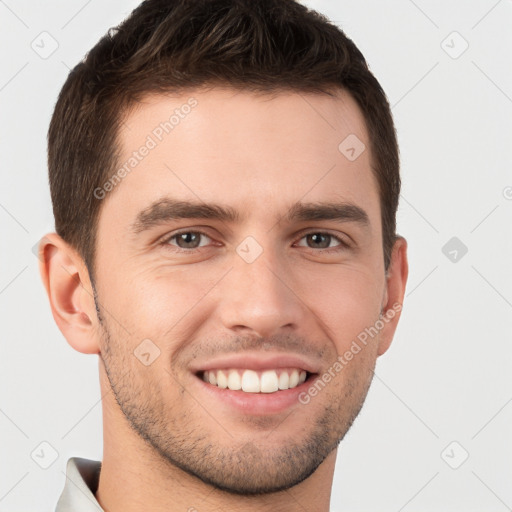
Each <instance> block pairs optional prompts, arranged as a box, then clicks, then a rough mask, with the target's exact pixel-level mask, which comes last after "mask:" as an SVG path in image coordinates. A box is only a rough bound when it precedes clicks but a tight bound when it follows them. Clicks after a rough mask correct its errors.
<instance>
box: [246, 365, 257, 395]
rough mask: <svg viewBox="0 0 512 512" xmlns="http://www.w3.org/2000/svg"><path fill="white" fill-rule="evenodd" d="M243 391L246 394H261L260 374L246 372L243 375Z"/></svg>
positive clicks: (250, 371)
mask: <svg viewBox="0 0 512 512" xmlns="http://www.w3.org/2000/svg"><path fill="white" fill-rule="evenodd" d="M242 391H245V392H246V393H259V392H260V379H259V378H258V374H257V373H256V372H253V371H252V370H245V372H244V374H243V375H242Z"/></svg>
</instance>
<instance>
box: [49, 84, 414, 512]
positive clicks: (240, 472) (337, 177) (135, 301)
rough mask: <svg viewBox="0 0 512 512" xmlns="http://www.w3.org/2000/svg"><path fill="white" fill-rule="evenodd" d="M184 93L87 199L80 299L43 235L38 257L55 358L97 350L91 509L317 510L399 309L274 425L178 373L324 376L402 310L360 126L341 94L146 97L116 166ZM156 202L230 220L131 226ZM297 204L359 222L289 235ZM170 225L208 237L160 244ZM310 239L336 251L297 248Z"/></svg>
mask: <svg viewBox="0 0 512 512" xmlns="http://www.w3.org/2000/svg"><path fill="white" fill-rule="evenodd" d="M191 97H193V98H195V99H196V100H197V102H198V103H197V106H196V107H195V108H193V109H192V111H191V112H190V114H188V115H187V116H186V117H185V118H184V119H182V120H180V123H179V125H178V126H176V127H175V128H174V129H173V131H172V133H170V134H168V135H166V136H165V137H164V138H163V140H162V141H161V142H160V143H159V144H158V145H157V146H156V147H155V148H154V149H152V150H151V151H150V152H149V154H148V155H147V156H146V157H145V158H144V159H143V160H142V161H141V162H140V163H138V165H137V166H136V168H134V170H132V171H131V172H130V173H129V174H128V175H127V176H126V177H125V178H124V179H123V180H122V182H121V183H119V184H117V185H116V187H115V188H114V190H112V191H110V192H109V193H108V194H107V196H106V197H105V199H103V200H102V201H103V203H102V209H101V214H100V219H99V226H98V237H97V245H96V272H95V276H94V277H95V289H94V290H93V287H92V284H91V279H90V276H89V273H88V271H87V268H86V265H85V264H84V262H83V260H82V259H81V258H80V256H79V255H78V254H77V252H76V251H75V250H74V249H73V248H71V247H70V246H69V245H68V244H66V243H65V242H64V241H63V240H62V239H61V238H60V237H59V236H58V235H56V234H55V233H50V234H48V235H46V237H45V238H44V239H43V240H44V241H43V242H42V243H41V246H40V251H41V254H42V256H43V258H42V263H41V275H42V279H43V282H44V284H45V287H46V289H47V292H48V295H49V299H50V303H51V308H52V313H53V316H54V318H55V321H56V322H57V324H58V326H59V328H60V330H61V331H62V333H63V334H64V336H65V337H66V339H67V340H68V342H69V343H70V344H71V346H72V347H73V348H75V349H76V350H78V351H79V352H82V353H86V354H98V355H99V356H100V357H99V358H98V359H99V376H100V383H101V390H102V395H103V400H102V404H103V427H104V455H103V463H102V471H101V475H100V482H99V488H98V491H97V493H96V497H97V499H98V501H99V503H100V504H101V506H102V507H103V508H104V509H105V510H107V511H120V510H123V511H126V512H131V511H135V510H141V508H144V509H146V510H153V511H163V510H165V511H178V510H181V511H184V510H190V511H192V510H197V511H199V512H203V511H205V512H206V511H214V510H244V511H267V510H269V511H270V510H272V511H285V510H286V511H290V510H292V511H295V510H297V511H299V510H300V511H302V510H308V511H318V512H326V511H328V510H329V500H330V493H331V485H332V478H333V472H334V466H335V459H336V455H337V446H338V444H339V442H340V441H341V439H343V437H344V435H345V433H346V432H347V430H348V429H349V428H350V425H351V424H352V422H353V420H354V419H355V417H356V416H357V414H358V412H359V410H360V408H361V406H362V404H363V402H364V399H365V397H366V394H367V391H368V387H369V385H370V383H371V379H372V376H373V369H374V366H375V362H376V359H377V357H378V356H380V355H382V354H383V353H384V352H385V351H386V350H387V349H388V347H389V345H390V343H391V341H392V339H393V335H394V333H395V329H396V327H397V323H398V321H399V318H400V313H399V312H397V313H396V314H395V315H394V317H393V318H392V319H390V320H389V321H388V322H386V323H385V325H384V327H383V328H382V329H381V330H380V331H379V333H378V335H377V336H375V337H374V338H372V339H371V340H370V341H369V343H368V344H367V345H366V346H365V347H364V349H363V350H361V351H360V352H359V353H358V354H357V355H355V356H354V358H353V359H352V360H351V361H350V362H349V363H348V364H347V365H346V366H345V367H344V368H343V370H342V371H341V372H339V373H338V374H337V375H336V377H335V378H333V379H332V380H331V381H330V382H329V383H328V385H326V386H325V387H324V388H323V389H322V390H321V391H320V392H319V393H318V394H317V395H316V396H315V397H314V399H311V401H310V402H309V403H308V404H307V405H304V404H301V403H298V402H297V403H295V404H293V405H292V406H291V407H289V408H287V409H286V410H285V411H284V412H279V413H273V414H242V413H241V412H240V411H238V410H236V409H234V408H233V407H232V406H231V405H229V404H227V403H225V402H224V401H222V400H213V399H211V398H210V397H209V396H207V395H206V394H205V393H204V390H203V386H204V384H203V383H201V381H200V380H199V379H198V378H197V377H196V376H195V375H194V374H193V373H192V371H191V368H192V367H194V365H197V364H200V363H201V362H204V361H208V359H209V358H211V357H214V356H217V355H221V354H222V355H226V354H231V353H235V352H236V353H245V352H247V351H250V352H252V353H256V354H266V355H268V354H274V353H279V352H283V351H286V352H288V353H294V354H299V355H301V356H302V357H304V358H306V359H307V360H308V361H310V362H311V363H312V364H314V365H315V367H316V368H318V369H319V372H318V373H319V374H320V375H321V374H323V373H325V372H326V371H327V370H328V368H329V367H331V366H332V365H333V363H334V362H335V361H336V358H337V357H338V355H342V354H344V353H345V352H346V350H348V349H349V348H350V345H351V343H352V342H353V340H355V339H356V338H357V336H358V334H360V333H361V332H362V331H364V329H365V328H367V327H370V326H373V325H374V324H375V322H376V321H377V320H378V319H379V315H380V314H381V312H384V313H385V312H386V311H387V310H389V309H391V308H392V307H393V305H396V304H402V302H403V297H404V292H405V285H406V281H407V274H408V265H407V255H406V251H407V244H406V241H405V240H404V239H403V238H401V237H400V238H398V240H397V242H396V243H395V246H394V249H393V253H392V259H391V264H390V267H389V269H388V273H387V274H386V272H385V269H384V262H383V252H382V227H381V222H380V204H379V196H378V188H377V182H376V180H375V177H374V176H373V173H372V171H371V167H370V166H371V155H370V150H369V138H368V133H367V131H366V128H365V124H364V120H363V117H362V114H361V112H360V110H359V109H358V107H357V105H356V103H355V101H354V100H353V99H352V97H351V96H350V95H349V94H347V93H346V92H341V91H340V92H339V93H338V94H337V96H335V97H329V96H326V95H320V94H305V93H301V94H297V93H292V92H285V91H282V92H280V93H279V94H275V95H273V96H272V97H270V96H262V95H255V94H252V93H249V92H242V91H235V90H233V89H226V88H218V87H217V88H213V89H211V90H196V91H189V92H188V93H186V94H185V93H183V94H180V95H179V96H178V95H175V96H171V95H169V96H163V95H153V96H148V97H146V98H145V99H144V101H143V102H141V103H140V104H138V105H137V106H136V107H134V108H133V109H132V110H130V111H129V112H127V113H126V116H125V119H124V121H125V124H123V125H122V127H121V131H120V137H119V143H120V147H121V150H122V151H121V156H120V162H125V161H126V160H127V159H128V158H129V157H130V155H131V154H132V152H133V151H134V150H137V149H138V148H139V147H140V146H141V145H142V144H144V141H145V140H146V138H147V136H148V134H151V133H152V130H154V128H155V127H156V126H158V125H159V123H161V122H162V121H163V120H165V119H167V118H168V116H169V114H168V113H169V112H171V111H173V110H174V109H175V108H178V107H180V105H183V104H184V103H186V102H187V100H188V99H189V98H191ZM350 134H356V135H357V137H358V138H359V139H360V140H361V141H363V142H364V144H365V145H366V150H365V151H363V153H362V154H361V155H360V156H359V157H358V158H357V159H356V160H355V161H350V160H349V159H347V158H346V157H345V156H344V155H343V154H342V153H341V152H340V151H339V149H338V146H339V144H340V142H341V141H343V140H344V139H345V138H346V137H347V136H348V135H350ZM166 195H168V196H172V197H173V198H177V199H180V200H187V201H198V202H206V203H209V202H215V203H219V204H222V205H224V206H230V207H232V208H233V209H235V210H237V211H238V212H239V214H240V216H241V219H240V220H239V221H237V222H230V221H220V220H216V219H204V218H198V219H174V220H172V219H171V220H167V221H165V222H162V223H159V224H158V225H154V226H152V227H151V228H150V229H147V230H145V231H142V232H140V233H138V234H135V233H133V232H132V231H131V227H132V225H133V223H134V221H135V219H136V217H137V214H138V213H139V212H141V211H143V210H144V209H145V208H147V207H148V205H149V204H151V203H152V202H153V201H155V200H157V199H159V198H161V197H163V196H166ZM296 201H303V202H328V201H330V202H332V201H336V202H340V201H345V202H350V203H352V204H354V205H356V206H358V207H360V208H362V209H363V210H364V211H365V212H366V213H367V216H368V219H369V224H368V225H367V226H366V227H365V226H363V225H362V224H361V223H358V222H355V221H350V220H348V221H347V220H345V221H337V220H315V221H294V222H291V223H290V222H288V221H287V220H286V218H285V217H286V214H287V212H288V211H289V209H290V206H291V205H292V204H293V203H294V202H296ZM182 229H185V230H188V231H189V232H193V233H195V232H197V230H200V231H203V232H204V233H205V234H206V235H207V236H197V235H196V238H194V237H193V236H192V243H191V242H190V240H191V239H190V238H189V239H188V240H189V242H188V245H186V244H185V243H183V241H182V242H181V247H180V246H179V245H178V244H180V242H179V240H178V239H177V237H174V238H173V239H171V241H169V240H167V241H165V242H164V243H160V244H159V243H158V242H162V240H163V239H164V237H167V239H168V238H170V237H171V236H172V235H173V234H175V233H176V232H177V230H182ZM304 231H306V232H304ZM314 233H327V234H328V235H333V236H334V237H340V239H341V240H344V241H346V242H347V243H349V246H348V247H345V246H343V245H340V242H339V241H338V240H337V239H336V238H329V237H327V238H324V239H322V240H323V242H325V241H327V242H326V245H322V243H323V242H322V241H320V242H319V241H318V238H317V239H313V240H312V239H311V237H308V236H306V235H307V234H314ZM248 236H251V237H253V238H254V239H255V240H256V241H257V244H258V245H259V247H260V248H261V249H262V251H263V252H262V253H261V254H260V256H259V257H258V258H256V259H255V260H254V261H252V262H251V263H248V262H247V261H245V260H244V259H243V258H242V257H241V256H240V255H239V253H237V247H238V246H239V244H240V243H241V242H242V241H244V239H245V238H246V237H248ZM194 240H195V242H194ZM194 243H195V245H194ZM180 248H181V252H179V250H180ZM326 248H329V249H331V250H332V252H330V253H328V252H326ZM251 250H253V249H251ZM96 308H98V310H99V312H100V314H99V315H98V313H97V309H96ZM145 339H149V340H151V343H153V344H154V346H157V347H158V349H159V350H160V354H159V357H157V358H156V359H155V360H154V362H152V363H151V364H150V365H148V366H146V365H144V364H142V363H141V361H140V360H139V359H138V358H137V357H135V355H134V350H136V348H137V347H138V346H139V345H140V343H141V342H142V340H145ZM152 346H153V345H152Z"/></svg>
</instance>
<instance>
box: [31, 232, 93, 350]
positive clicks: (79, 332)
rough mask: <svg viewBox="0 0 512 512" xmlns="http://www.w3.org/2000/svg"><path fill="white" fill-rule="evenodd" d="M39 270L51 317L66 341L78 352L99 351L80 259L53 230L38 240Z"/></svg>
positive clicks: (90, 295) (87, 282) (90, 297)
mask: <svg viewBox="0 0 512 512" xmlns="http://www.w3.org/2000/svg"><path fill="white" fill-rule="evenodd" d="M39 272H40V274H41V279H42V281H43V284H44V287H45V288H46V293H47V294H48V298H49V300H50V306H51V310H52V314H53V318H54V319H55V322H56V323H57V326H58V327H59V329H60V331H61V332H62V334H63V335H64V337H65V338H66V340H67V341H68V343H69V344H70V345H71V346H72V347H73V348H74V349H75V350H77V351H78V352H82V353H84V354H99V353H100V351H99V343H98V340H97V332H98V327H99V321H98V318H97V315H96V306H95V304H94V296H93V291H92V286H91V282H90V278H89V272H88V270H87V266H86V265H85V263H84V261H83V259H82V258H81V257H80V255H79V254H78V253H77V251H76V250H74V249H73V248H72V247H71V246H70V245H69V244H67V243H66V242H65V241H64V240H63V239H62V238H61V237H60V236H59V235H57V233H49V234H47V235H45V236H43V237H42V238H41V241H40V242H39Z"/></svg>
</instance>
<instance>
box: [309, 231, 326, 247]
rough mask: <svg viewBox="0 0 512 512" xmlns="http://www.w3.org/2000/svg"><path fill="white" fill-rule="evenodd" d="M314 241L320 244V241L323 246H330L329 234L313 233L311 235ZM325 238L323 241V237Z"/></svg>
mask: <svg viewBox="0 0 512 512" xmlns="http://www.w3.org/2000/svg"><path fill="white" fill-rule="evenodd" d="M309 236H310V237H311V238H312V239H313V241H314V242H315V243H316V244H317V245H318V242H320V245H321V247H322V248H326V247H329V241H328V239H329V235H322V234H320V233H314V234H312V235H309ZM322 238H323V239H324V243H322V242H321V239H322ZM326 242H327V243H326Z"/></svg>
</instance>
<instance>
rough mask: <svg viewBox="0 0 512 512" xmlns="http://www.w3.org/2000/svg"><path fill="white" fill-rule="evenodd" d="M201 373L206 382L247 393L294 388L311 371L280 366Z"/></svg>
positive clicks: (273, 391)
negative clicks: (276, 367)
mask: <svg viewBox="0 0 512 512" xmlns="http://www.w3.org/2000/svg"><path fill="white" fill-rule="evenodd" d="M201 373H202V374H200V375H199V377H200V378H202V379H203V380H204V381H205V382H208V383H210V384H211V385H213V386H216V387H218V388H221V389H229V390H232V391H242V392H245V393H275V392H276V391H280V390H286V389H293V388H296V387H297V386H299V385H300V384H302V383H303V382H305V381H306V379H307V378H308V377H309V373H308V372H307V371H306V370H303V369H301V368H279V369H275V370H273V369H269V370H264V371H254V370H250V369H239V368H231V369H218V370H216V369H212V370H206V371H204V372H201Z"/></svg>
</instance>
